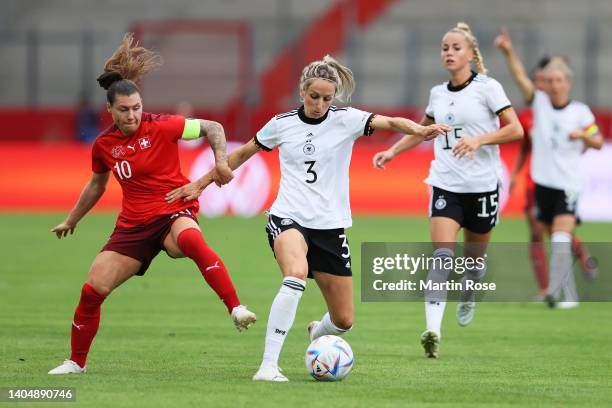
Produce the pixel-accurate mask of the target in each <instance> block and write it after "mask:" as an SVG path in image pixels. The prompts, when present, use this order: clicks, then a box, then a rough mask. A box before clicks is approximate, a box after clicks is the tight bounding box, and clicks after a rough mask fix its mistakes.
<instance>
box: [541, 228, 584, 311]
mask: <svg viewBox="0 0 612 408" xmlns="http://www.w3.org/2000/svg"><path fill="white" fill-rule="evenodd" d="M550 241H551V243H550V246H551V250H550V271H549V275H550V276H549V280H548V294H549V295H551V296H552V297H553V298H554V299H555V300H559V299H560V297H561V292H563V293H564V294H565V296H564V300H566V301H571V302H577V301H578V294H577V293H576V280H575V277H574V273H573V270H572V235H571V234H569V233H567V232H561V231H557V232H553V233H552V235H551V236H550Z"/></svg>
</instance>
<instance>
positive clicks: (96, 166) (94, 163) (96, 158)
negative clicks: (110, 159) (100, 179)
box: [91, 141, 110, 173]
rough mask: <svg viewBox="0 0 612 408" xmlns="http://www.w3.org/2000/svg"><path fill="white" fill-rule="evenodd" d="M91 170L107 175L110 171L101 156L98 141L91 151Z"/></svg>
mask: <svg viewBox="0 0 612 408" xmlns="http://www.w3.org/2000/svg"><path fill="white" fill-rule="evenodd" d="M91 170H92V171H93V172H94V173H106V172H107V171H110V169H109V168H108V166H107V165H106V164H105V163H104V160H103V159H102V156H101V154H100V146H99V145H98V142H97V141H96V142H95V143H94V145H93V147H92V149H91Z"/></svg>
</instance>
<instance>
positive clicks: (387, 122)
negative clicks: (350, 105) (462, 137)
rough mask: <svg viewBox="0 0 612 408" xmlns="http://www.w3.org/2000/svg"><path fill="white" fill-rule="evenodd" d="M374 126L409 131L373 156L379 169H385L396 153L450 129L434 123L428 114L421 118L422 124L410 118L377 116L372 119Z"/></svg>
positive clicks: (373, 161) (373, 163) (373, 162)
mask: <svg viewBox="0 0 612 408" xmlns="http://www.w3.org/2000/svg"><path fill="white" fill-rule="evenodd" d="M372 126H373V127H374V128H375V129H384V130H395V131H398V132H401V133H408V134H406V135H405V136H404V137H402V138H401V139H400V140H399V141H397V142H396V143H395V144H394V145H393V146H391V147H390V148H389V149H387V150H385V151H383V152H378V153H376V154H375V155H374V157H373V158H372V165H373V166H374V167H375V168H378V169H384V168H385V163H388V162H390V161H391V160H393V158H394V157H395V156H396V155H398V154H400V153H402V152H404V151H406V150H408V149H412V148H413V147H415V146H417V145H418V144H420V143H421V142H422V141H424V140H431V139H433V138H435V137H436V136H438V135H440V134H444V132H445V131H448V130H450V128H449V127H448V126H446V125H436V124H434V121H433V120H432V119H431V118H429V117H427V116H425V117H424V118H423V120H421V124H420V125H419V124H417V123H415V122H413V121H411V120H409V119H404V118H388V117H386V116H376V117H375V118H374V120H372Z"/></svg>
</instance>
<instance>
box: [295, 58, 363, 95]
mask: <svg viewBox="0 0 612 408" xmlns="http://www.w3.org/2000/svg"><path fill="white" fill-rule="evenodd" d="M315 79H323V80H325V81H329V82H332V83H334V84H335V85H336V95H335V97H336V99H338V100H340V101H342V102H348V101H350V99H351V95H352V94H353V91H354V90H355V77H354V76H353V71H351V70H350V69H349V68H348V67H346V66H344V65H342V64H341V63H339V62H338V61H337V60H336V59H334V58H333V57H332V56H330V55H325V56H324V57H323V59H322V60H320V61H313V62H311V63H310V64H308V65H307V66H306V67H304V69H303V71H302V76H301V77H300V90H306V89H307V88H308V87H309V86H310V84H311V83H312V81H314V80H315Z"/></svg>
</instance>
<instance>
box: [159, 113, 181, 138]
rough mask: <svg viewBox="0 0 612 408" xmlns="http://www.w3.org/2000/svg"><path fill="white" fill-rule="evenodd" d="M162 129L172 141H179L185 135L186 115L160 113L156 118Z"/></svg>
mask: <svg viewBox="0 0 612 408" xmlns="http://www.w3.org/2000/svg"><path fill="white" fill-rule="evenodd" d="M156 122H157V125H158V126H159V127H160V129H161V130H162V134H163V135H164V136H165V137H167V138H169V139H170V140H172V141H174V142H175V141H177V140H179V139H180V138H181V136H183V130H184V128H185V117H184V116H181V115H159V117H158V118H157V120H156Z"/></svg>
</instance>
